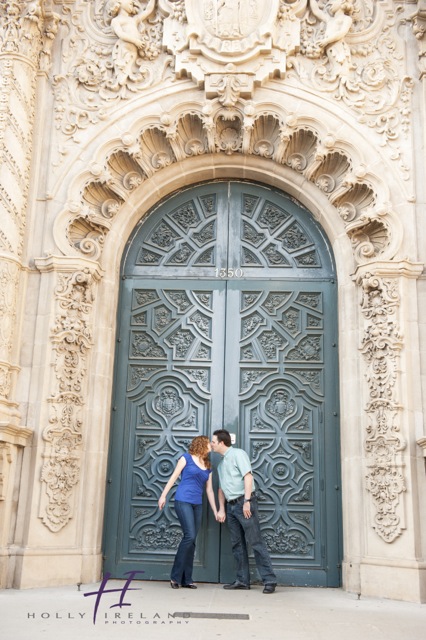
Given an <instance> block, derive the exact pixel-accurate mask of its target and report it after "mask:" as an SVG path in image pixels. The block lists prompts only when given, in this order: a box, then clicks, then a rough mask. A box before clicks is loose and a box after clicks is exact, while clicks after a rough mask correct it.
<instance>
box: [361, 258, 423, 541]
mask: <svg viewBox="0 0 426 640" xmlns="http://www.w3.org/2000/svg"><path fill="white" fill-rule="evenodd" d="M421 270H422V267H421V265H412V264H409V263H407V262H403V263H395V264H392V263H388V264H385V263H381V264H375V265H370V266H369V267H368V268H367V267H364V268H363V269H359V272H358V277H357V284H358V285H359V286H360V287H361V290H362V302H361V308H362V314H363V316H364V318H365V326H364V335H363V340H362V345H361V352H362V354H363V356H364V362H365V379H366V383H367V398H368V400H367V403H366V405H365V409H364V410H365V418H366V420H365V422H366V424H365V438H364V448H365V455H366V466H367V471H366V476H365V482H366V489H367V491H368V492H369V494H370V498H371V500H372V507H373V509H372V512H373V514H374V516H373V522H372V523H371V524H372V527H373V529H374V530H375V531H376V533H377V534H378V535H379V536H380V537H381V538H382V539H383V540H384V541H385V542H388V543H390V542H393V541H394V540H395V539H396V538H398V536H400V535H401V534H402V532H403V530H404V528H405V523H404V520H403V513H404V508H403V500H404V492H405V491H406V490H407V476H406V472H405V461H404V457H403V451H404V450H405V448H406V446H407V438H406V437H404V436H405V434H404V435H403V433H402V430H401V424H402V416H403V413H404V410H405V407H404V406H402V404H401V402H400V395H401V391H400V385H401V375H400V374H401V367H400V363H399V359H400V353H401V351H402V349H403V346H404V339H403V331H401V328H400V322H399V309H400V304H401V279H402V278H403V277H408V278H415V277H418V275H419V274H420V273H421Z"/></svg>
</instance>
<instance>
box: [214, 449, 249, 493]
mask: <svg viewBox="0 0 426 640" xmlns="http://www.w3.org/2000/svg"><path fill="white" fill-rule="evenodd" d="M217 471H218V473H219V484H220V488H221V489H222V491H223V493H224V494H225V498H226V499H227V500H234V499H235V498H239V497H240V496H242V495H244V476H245V475H246V474H247V473H251V472H252V471H251V464H250V459H249V457H248V455H247V454H246V452H245V451H244V450H243V449H234V447H229V449H228V450H227V452H226V453H225V455H224V456H223V457H222V460H221V461H220V462H219V464H218V467H217ZM252 491H254V480H253V488H252Z"/></svg>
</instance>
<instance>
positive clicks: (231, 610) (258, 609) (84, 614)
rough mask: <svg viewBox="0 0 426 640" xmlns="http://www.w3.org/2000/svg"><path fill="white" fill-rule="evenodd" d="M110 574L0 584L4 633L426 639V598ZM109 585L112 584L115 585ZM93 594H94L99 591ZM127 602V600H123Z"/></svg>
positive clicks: (32, 637)
mask: <svg viewBox="0 0 426 640" xmlns="http://www.w3.org/2000/svg"><path fill="white" fill-rule="evenodd" d="M125 586H126V583H125V582H124V581H121V580H110V581H108V582H107V583H106V584H105V585H104V589H103V593H99V592H100V591H102V589H101V587H102V584H101V583H97V584H94V585H82V586H81V587H80V590H79V589H78V587H77V586H68V587H54V588H43V589H30V590H14V589H7V590H3V591H0V637H1V638H2V640H37V639H39V638H40V639H45V640H51V639H52V640H53V639H55V640H57V639H59V640H91V639H92V638H93V639H97V638H99V639H100V638H102V640H112V639H114V640H115V639H117V640H123V639H124V640H132V639H133V638H137V639H138V640H143V639H144V638H145V639H146V640H157V639H158V640H163V639H166V638H168V639H170V638H173V640H188V639H189V640H237V638H238V639H241V640H252V639H256V640H278V639H279V640H283V639H286V640H405V639H408V640H425V639H426V605H419V604H413V603H406V602H399V601H398V602H397V601H392V600H382V599H376V598H364V597H361V598H358V596H357V595H356V594H351V593H346V592H345V591H342V590H341V589H311V588H296V587H278V588H277V591H276V592H275V593H274V594H272V595H264V594H263V593H262V587H261V586H257V585H253V586H252V588H251V590H250V591H226V590H224V589H223V588H222V585H216V584H214V585H212V584H199V585H198V589H197V590H195V589H194V590H191V589H179V590H177V589H176V590H172V589H171V588H170V586H169V583H167V582H139V581H132V582H131V583H129V584H128V585H127V586H128V587H129V588H128V589H127V590H123V587H125ZM107 591H108V592H107ZM91 594H92V595H91ZM120 604H121V605H122V606H119V605H120Z"/></svg>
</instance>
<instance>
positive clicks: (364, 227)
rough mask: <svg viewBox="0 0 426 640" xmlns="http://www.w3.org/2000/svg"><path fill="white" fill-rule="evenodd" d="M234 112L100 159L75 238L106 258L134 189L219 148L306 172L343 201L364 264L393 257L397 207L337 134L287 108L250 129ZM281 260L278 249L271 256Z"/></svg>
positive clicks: (192, 122) (148, 133)
mask: <svg viewBox="0 0 426 640" xmlns="http://www.w3.org/2000/svg"><path fill="white" fill-rule="evenodd" d="M233 114H234V116H235V117H234V118H233V119H231V120H226V118H225V116H224V112H223V109H222V108H220V109H218V110H217V112H216V113H215V114H213V113H210V114H209V115H208V116H206V115H205V113H203V112H200V113H199V114H198V115H195V114H191V116H189V115H188V114H183V115H182V117H181V118H180V119H178V120H177V121H176V122H173V123H170V124H169V125H168V126H167V127H165V126H163V125H161V126H153V127H147V129H145V130H144V131H142V132H141V134H140V136H139V137H138V140H136V139H135V140H134V144H133V145H130V146H129V145H127V146H126V145H125V144H123V147H122V148H121V149H120V150H117V151H115V152H114V154H112V155H111V156H110V157H108V158H106V159H105V163H104V167H100V166H97V168H96V169H97V171H96V172H97V173H98V174H99V175H94V177H93V181H92V182H90V183H89V184H87V185H86V186H85V188H84V190H83V191H82V193H81V195H80V202H79V203H78V204H76V203H75V204H74V205H73V210H74V211H75V213H74V214H72V212H71V211H70V214H71V215H70V217H71V221H70V223H69V227H68V230H67V237H68V239H69V242H70V244H71V245H72V246H73V247H74V248H75V249H76V250H77V251H78V252H79V253H83V254H84V255H86V256H88V257H91V258H94V259H101V256H102V248H103V244H104V242H105V237H106V235H107V234H108V232H109V230H110V228H111V225H112V224H113V223H114V218H115V217H116V215H117V214H118V213H119V211H120V210H121V208H122V206H123V205H124V204H125V202H126V200H127V198H128V197H129V195H130V193H131V192H132V190H134V189H137V188H138V186H139V185H140V184H143V183H144V182H145V181H147V180H148V179H149V177H150V176H151V175H153V174H154V173H156V172H158V171H161V169H162V168H164V167H166V166H168V165H170V164H173V163H175V162H177V161H178V159H184V158H187V157H190V156H193V155H200V154H204V153H209V152H210V151H214V152H215V153H224V154H226V155H232V154H242V153H248V154H253V155H261V156H263V157H266V158H270V159H271V161H275V162H279V163H280V164H283V165H286V166H289V167H291V168H292V169H293V170H294V171H296V172H298V173H301V174H303V175H304V176H305V177H306V178H307V179H309V180H310V181H311V182H312V183H313V184H315V185H316V186H317V187H318V188H319V189H321V191H322V192H323V193H324V194H325V196H326V197H327V198H328V199H329V200H330V202H331V203H332V204H333V205H334V206H335V208H336V210H337V213H338V214H339V216H340V217H341V218H342V220H343V221H344V223H345V225H346V230H347V233H348V236H349V237H350V238H351V242H352V245H353V248H354V255H355V257H356V260H357V262H358V263H363V262H366V261H369V260H372V259H377V258H383V257H386V258H389V257H391V256H389V255H388V254H389V250H390V247H391V244H392V238H393V236H392V232H391V227H392V222H391V219H392V212H391V208H390V206H389V205H388V204H387V203H384V202H382V201H381V195H380V193H379V188H378V187H376V188H375V186H374V185H373V183H372V181H371V176H366V172H365V170H363V168H362V167H361V166H359V162H358V161H355V160H354V159H353V158H351V157H350V155H349V154H348V153H347V152H343V150H342V149H339V150H338V149H337V148H336V147H337V143H336V142H334V141H332V140H330V139H327V140H326V141H325V142H326V144H325V145H324V141H323V140H322V139H321V136H320V134H319V133H318V132H316V131H314V130H313V129H306V128H305V127H300V128H298V126H297V122H296V121H294V122H293V126H292V127H288V126H287V125H286V124H285V122H286V116H285V114H282V119H281V121H280V122H279V123H278V121H277V119H276V117H275V116H274V117H272V116H266V115H265V114H261V115H260V116H259V117H258V118H257V119H255V121H254V123H252V124H253V126H251V127H248V128H247V127H245V122H246V119H247V118H246V116H245V115H244V112H243V111H238V110H237V109H233ZM250 120H251V121H252V120H253V118H252V117H251V116H250ZM210 125H212V127H211V126H210ZM284 130H286V135H283V131H284ZM176 132H178V134H177V133H176ZM266 135H267V136H269V138H268V140H267V143H266V142H265V140H266V138H265V136H266ZM247 136H248V141H247ZM74 202H75V201H74ZM181 253H182V252H181ZM181 253H179V255H176V256H175V261H176V263H177V264H181V263H182V261H185V260H186V259H187V258H188V256H185V255H183V254H182V255H181ZM153 259H155V256H153ZM274 259H277V256H271V260H274Z"/></svg>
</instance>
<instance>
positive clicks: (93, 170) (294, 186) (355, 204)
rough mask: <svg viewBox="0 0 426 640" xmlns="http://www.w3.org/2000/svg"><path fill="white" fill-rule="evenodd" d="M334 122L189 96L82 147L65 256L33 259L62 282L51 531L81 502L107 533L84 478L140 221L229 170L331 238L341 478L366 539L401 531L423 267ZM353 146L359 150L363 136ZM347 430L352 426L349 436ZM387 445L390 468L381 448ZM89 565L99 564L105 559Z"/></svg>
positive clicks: (99, 477) (88, 521)
mask: <svg viewBox="0 0 426 640" xmlns="http://www.w3.org/2000/svg"><path fill="white" fill-rule="evenodd" d="M308 111H309V110H308ZM160 112H161V110H160ZM157 113H158V110H157ZM228 118H229V119H228ZM331 121H332V118H331V116H329V117H328V118H327V117H326V116H324V119H323V120H322V121H320V120H319V119H318V118H313V116H312V113H311V114H310V115H309V116H308V115H307V116H305V117H304V116H302V115H299V116H297V117H296V116H295V115H294V113H293V112H289V111H288V110H284V109H281V110H280V109H278V108H277V107H274V108H273V109H272V108H270V107H268V108H267V107H262V106H261V107H255V106H253V105H245V106H241V108H240V107H238V105H237V106H236V107H235V108H234V109H233V116H232V118H231V117H230V113H229V110H224V109H223V108H222V107H221V106H220V105H218V106H217V107H212V105H210V104H209V105H207V106H206V105H205V104H204V103H196V102H194V101H192V102H190V103H188V105H187V106H185V105H184V106H180V107H179V108H176V109H175V110H174V111H173V112H166V111H164V112H163V114H162V115H158V116H155V117H153V116H151V117H149V118H148V117H146V116H145V117H144V118H142V120H141V122H142V124H133V125H132V127H128V128H127V132H125V133H123V135H121V137H120V138H116V139H112V140H111V139H109V136H106V138H105V139H106V142H105V144H104V145H96V153H95V154H94V155H93V154H91V153H90V150H88V151H87V156H88V157H89V155H90V157H91V162H89V163H85V165H84V169H83V170H82V171H81V172H80V173H79V174H77V175H76V174H75V173H74V177H73V184H72V186H71V187H70V189H69V192H68V204H67V205H66V207H65V208H64V210H63V211H62V213H61V214H59V215H58V217H57V219H56V222H55V229H54V235H55V239H56V243H57V246H58V248H60V250H61V252H62V253H63V257H53V256H50V257H46V258H43V259H39V260H37V267H38V268H39V270H40V271H42V272H45V273H46V275H47V276H48V277H49V281H50V284H49V285H47V286H50V287H52V286H53V287H56V288H55V305H56V307H55V308H56V310H55V316H54V317H55V320H54V321H52V327H54V328H53V331H52V352H53V355H52V358H53V360H54V362H55V371H56V376H55V377H56V380H55V381H54V390H52V393H51V394H50V395H49V400H48V404H47V405H46V415H48V414H49V415H50V418H49V427H47V428H46V430H45V432H44V434H43V440H44V450H43V474H42V498H41V501H40V509H39V513H40V518H41V519H42V521H43V523H44V525H45V526H46V527H47V528H48V529H49V530H50V531H52V532H59V531H66V530H67V529H68V530H72V527H73V526H74V525H70V526H68V525H69V523H70V522H75V517H74V515H75V505H76V504H79V505H80V508H81V509H82V511H81V512H82V513H84V514H85V529H86V531H87V536H89V538H91V539H93V540H95V539H98V538H97V536H99V527H100V517H101V513H100V512H96V513H93V510H92V509H91V508H90V505H89V502H88V501H86V500H85V499H84V497H83V494H82V488H81V483H80V482H79V474H80V473H81V472H82V471H83V472H84V471H86V472H89V470H90V474H89V473H88V474H87V479H86V481H85V483H86V484H85V494H86V493H87V491H88V492H89V494H90V492H91V491H92V492H93V491H97V490H98V487H99V486H103V483H104V481H105V474H106V467H105V451H106V445H107V440H108V427H109V416H108V412H107V411H106V408H107V407H108V403H109V399H110V397H111V388H112V360H111V354H112V353H113V349H114V328H115V325H114V321H113V320H112V318H113V317H114V314H115V309H116V304H117V294H116V292H117V274H118V265H119V262H120V259H121V252H122V251H123V249H124V246H125V243H126V241H127V239H128V237H129V235H130V233H131V231H132V229H133V228H134V226H135V225H136V224H138V222H139V221H141V220H142V219H143V216H144V214H145V213H146V212H147V211H148V210H149V209H150V207H151V206H153V205H155V204H156V203H157V202H159V201H160V200H161V199H162V198H164V197H165V196H166V195H167V194H169V193H172V192H173V191H175V190H177V189H179V188H180V187H181V186H182V184H185V185H188V184H196V183H197V182H200V181H203V180H208V179H214V178H221V177H229V176H230V175H232V176H233V177H236V178H241V177H242V178H246V179H252V180H255V181H259V182H263V183H264V184H270V185H273V186H277V187H278V188H280V189H282V190H283V191H286V192H287V193H289V194H291V195H294V196H296V197H297V198H298V199H299V200H300V202H301V203H302V204H304V205H305V206H306V207H307V208H308V209H309V210H310V211H311V212H312V213H313V215H314V216H315V217H316V218H317V220H319V222H320V223H321V225H322V226H323V228H324V229H325V231H326V233H327V235H328V237H329V239H330V241H331V243H332V245H333V250H334V252H335V257H336V262H337V268H338V273H339V275H340V276H341V278H340V280H341V282H342V289H341V294H340V296H339V297H340V303H339V317H340V323H341V327H343V326H345V327H346V328H349V330H346V331H344V330H343V329H342V328H341V332H342V334H341V335H342V356H341V357H342V363H344V364H345V374H346V376H347V379H349V382H348V384H349V386H350V388H351V389H352V391H353V389H356V390H357V393H355V394H354V393H348V391H347V387H346V384H345V385H343V386H342V388H341V400H342V403H341V406H342V424H343V426H344V439H343V447H345V446H349V447H350V456H351V459H352V460H353V459H356V460H357V461H358V464H357V465H356V466H355V467H354V466H353V465H352V466H351V465H348V464H347V462H346V458H345V457H344V458H343V464H344V471H343V475H344V479H346V481H348V479H350V481H349V482H348V484H347V486H354V485H356V486H359V485H360V475H362V474H364V476H365V483H366V484H365V489H360V491H359V493H358V494H356V496H354V494H353V492H351V495H350V496H349V494H348V493H345V487H344V488H343V506H344V516H345V512H346V513H349V501H350V499H351V500H352V501H353V500H354V499H356V500H357V501H358V503H359V509H360V511H361V512H362V510H363V509H365V510H366V512H367V511H369V512H370V513H368V514H367V513H366V515H365V522H366V523H368V526H369V527H370V529H369V533H368V534H367V536H368V537H369V538H373V540H376V539H379V540H380V541H383V542H384V543H386V544H389V543H391V542H392V541H394V540H396V539H398V538H399V537H400V536H401V534H402V532H403V529H404V526H405V525H404V522H403V520H402V519H401V515H400V514H401V513H402V512H403V500H404V486H405V485H404V475H403V472H401V470H402V469H403V467H402V462H401V460H402V457H401V454H400V453H399V452H401V451H403V450H404V446H405V445H404V441H403V438H399V437H397V438H395V433H397V432H399V430H400V426H399V425H398V426H397V427H396V428H395V425H396V422H397V419H399V418H401V419H402V416H403V407H402V406H401V405H399V404H398V403H397V402H396V395H395V393H394V390H395V384H396V381H397V358H398V356H399V353H400V348H401V347H400V345H401V340H400V337H399V334H398V330H397V326H396V324H395V323H394V322H393V320H392V318H393V316H394V314H395V313H397V312H398V309H399V305H400V296H401V292H402V291H403V290H404V291H405V290H409V289H410V287H411V286H412V285H411V281H412V279H414V278H415V277H417V274H418V268H417V266H416V265H410V264H409V263H408V262H407V261H398V260H396V259H395V256H396V255H397V252H398V248H399V246H400V243H401V242H402V231H401V224H400V222H399V219H398V217H397V216H396V215H395V213H394V212H393V210H392V207H391V205H390V204H389V203H390V201H391V196H390V193H391V190H390V188H389V186H388V185H387V184H385V183H384V182H383V180H382V179H381V178H380V176H379V175H376V174H375V173H374V172H373V171H372V170H371V167H374V166H377V164H378V162H379V158H378V156H377V155H376V154H375V152H373V151H372V153H371V156H372V157H371V158H370V159H369V161H367V160H366V158H365V157H364V156H363V155H362V153H361V152H360V151H357V150H356V149H355V146H354V144H353V142H354V140H355V141H356V134H355V133H354V135H353V136H352V143H351V144H349V143H347V142H345V141H344V140H342V135H340V137H339V138H338V137H337V136H333V135H331V134H330V133H329V131H330V130H332V127H331ZM134 122H136V120H134ZM345 126H346V125H345ZM343 129H344V127H343ZM349 138H351V136H350V135H348V139H349ZM359 148H360V149H364V150H365V148H366V145H365V142H363V144H360V145H359ZM357 265H358V266H357ZM354 271H356V276H357V282H358V284H359V285H360V289H359V290H362V291H363V299H362V303H361V305H362V306H361V309H360V308H359V307H357V305H358V303H359V299H358V290H357V289H356V288H355V287H354V286H353V282H352V280H351V274H352V273H353V272H354ZM46 282H47V281H46ZM52 283H54V284H52ZM67 308H73V309H74V310H75V312H74V313H75V324H73V327H71V328H70V327H68V328H67V329H66V328H65V327H64V326H63V325H62V318H63V314H64V310H66V309H67ZM364 318H365V320H364ZM95 326H96V334H95V332H94V327H95ZM362 334H363V339H362V347H363V352H364V356H363V359H361V363H362V364H361V365H360V355H359V347H360V344H359V336H360V335H362ZM383 340H385V342H386V345H387V346H386V353H385V354H384V359H385V367H386V370H387V377H388V380H389V381H390V384H389V385H385V384H382V382H381V379H380V376H377V374H376V372H375V368H376V364H377V362H378V359H380V361H381V362H382V363H383V349H382V345H383ZM66 362H67V363H72V366H70V367H68V366H65V363H66ZM89 364H90V366H89ZM368 367H371V374H369V376H368V378H367V383H363V382H362V379H361V378H360V376H359V375H358V373H357V371H358V370H359V368H362V369H365V370H367V369H368ZM100 381H101V384H100ZM346 382H347V380H345V383H346ZM89 423H90V424H91V425H95V426H94V428H93V429H90V430H89V429H88V424H89ZM383 425H385V432H384V433H383V429H382V426H383ZM380 430H381V431H380ZM351 433H357V434H358V435H357V441H356V442H355V443H354V442H353V441H351V435H350V434H351ZM349 442H350V445H348V443H349ZM99 443H101V446H100V451H99V453H96V455H95V460H98V461H99V464H97V465H95V466H94V462H93V458H92V457H90V461H89V459H88V458H87V457H86V458H85V457H84V456H85V454H86V452H88V451H92V450H94V451H96V452H98V449H99ZM379 445H380V446H379ZM58 451H60V454H58ZM383 451H386V460H385V464H384V462H383V457H380V456H381V455H382V453H383ZM59 456H60V461H59ZM59 462H60V464H61V465H62V468H63V470H64V477H65V478H66V482H65V483H64V485H63V486H62V488H61V490H60V491H56V490H55V487H54V485H53V480H52V477H53V476H52V475H51V474H50V471H51V470H52V469H54V468H55V467H56V466H57V465H58V463H59ZM363 465H365V467H364V466H363ZM363 468H364V471H362V469H363ZM89 476H90V479H89ZM401 478H402V480H401ZM389 481H391V483H393V487H394V490H393V491H392V495H391V494H390V493H389V494H387V495H384V494H383V490H382V486H383V483H385V484H386V483H388V482H389ZM88 485H89V486H88ZM90 487H92V489H91V488H90ZM389 513H392V514H393V516H392V518H390V519H389V518H388V517H387V519H386V522H384V521H383V518H382V516H383V514H387V516H388V515H389ZM344 536H345V541H344V544H345V548H346V550H347V554H348V555H347V560H346V561H345V563H344V583H345V585H346V586H347V587H348V588H351V585H359V582H360V579H361V578H360V571H361V561H360V559H359V558H360V555H359V552H357V551H356V549H359V547H360V544H361V541H362V539H363V536H364V533H363V532H362V529H361V525H360V526H359V527H358V528H356V529H353V528H351V527H349V526H348V525H347V522H346V521H345V519H344ZM379 544H382V542H380V543H379ZM351 554H354V555H353V556H352V555H351ZM354 558H355V559H354ZM87 562H88V563H89V564H90V563H91V564H90V566H91V567H98V569H97V571H99V568H100V554H99V555H96V554H95V555H94V557H93V560H88V561H87ZM88 566H89V565H88ZM91 575H93V573H92V574H91ZM353 588H358V586H355V587H353Z"/></svg>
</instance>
